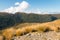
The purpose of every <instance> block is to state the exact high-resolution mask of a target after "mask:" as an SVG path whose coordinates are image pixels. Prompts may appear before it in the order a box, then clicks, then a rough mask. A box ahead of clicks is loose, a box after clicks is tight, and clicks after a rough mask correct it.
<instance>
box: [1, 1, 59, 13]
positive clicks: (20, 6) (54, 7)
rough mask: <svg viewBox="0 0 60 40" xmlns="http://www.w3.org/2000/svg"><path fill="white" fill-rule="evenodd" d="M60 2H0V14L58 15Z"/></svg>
mask: <svg viewBox="0 0 60 40" xmlns="http://www.w3.org/2000/svg"><path fill="white" fill-rule="evenodd" d="M59 4H60V0H5V1H4V0H0V12H9V13H15V12H27V13H37V14H41V13H42V12H44V13H43V14H45V13H47V14H48V13H49V14H50V13H51V12H57V13H60V11H59V10H60V5H59Z"/></svg>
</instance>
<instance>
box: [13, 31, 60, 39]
mask: <svg viewBox="0 0 60 40" xmlns="http://www.w3.org/2000/svg"><path fill="white" fill-rule="evenodd" d="M13 40H60V32H53V31H50V32H42V33H39V32H33V33H28V34H26V35H23V36H18V37H14V38H13Z"/></svg>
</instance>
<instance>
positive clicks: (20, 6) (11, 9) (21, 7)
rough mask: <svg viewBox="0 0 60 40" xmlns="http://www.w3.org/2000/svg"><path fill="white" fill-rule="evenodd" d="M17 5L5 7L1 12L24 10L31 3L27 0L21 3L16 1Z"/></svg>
mask: <svg viewBox="0 0 60 40" xmlns="http://www.w3.org/2000/svg"><path fill="white" fill-rule="evenodd" d="M15 5H18V6H15V7H10V8H7V9H4V10H2V11H1V12H9V13H15V12H23V11H24V10H26V9H27V8H28V7H29V3H28V2H26V1H23V2H21V3H19V2H16V3H15Z"/></svg>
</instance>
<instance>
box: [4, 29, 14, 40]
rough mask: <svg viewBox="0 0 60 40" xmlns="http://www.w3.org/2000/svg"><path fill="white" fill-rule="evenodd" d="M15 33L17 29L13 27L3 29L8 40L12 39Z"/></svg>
mask: <svg viewBox="0 0 60 40" xmlns="http://www.w3.org/2000/svg"><path fill="white" fill-rule="evenodd" d="M14 34H15V29H13V28H10V29H6V30H4V31H3V36H4V37H5V39H6V40H11V38H12V37H13V36H14Z"/></svg>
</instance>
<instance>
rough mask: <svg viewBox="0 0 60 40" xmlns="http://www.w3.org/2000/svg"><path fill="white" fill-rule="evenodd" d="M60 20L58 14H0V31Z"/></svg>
mask: <svg viewBox="0 0 60 40" xmlns="http://www.w3.org/2000/svg"><path fill="white" fill-rule="evenodd" d="M56 19H60V14H44V15H42V14H34V13H30V14H27V13H20V12H17V13H15V14H12V13H5V12H0V30H2V29H6V28H9V27H11V26H14V25H17V24H21V23H44V22H51V21H54V20H56Z"/></svg>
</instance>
